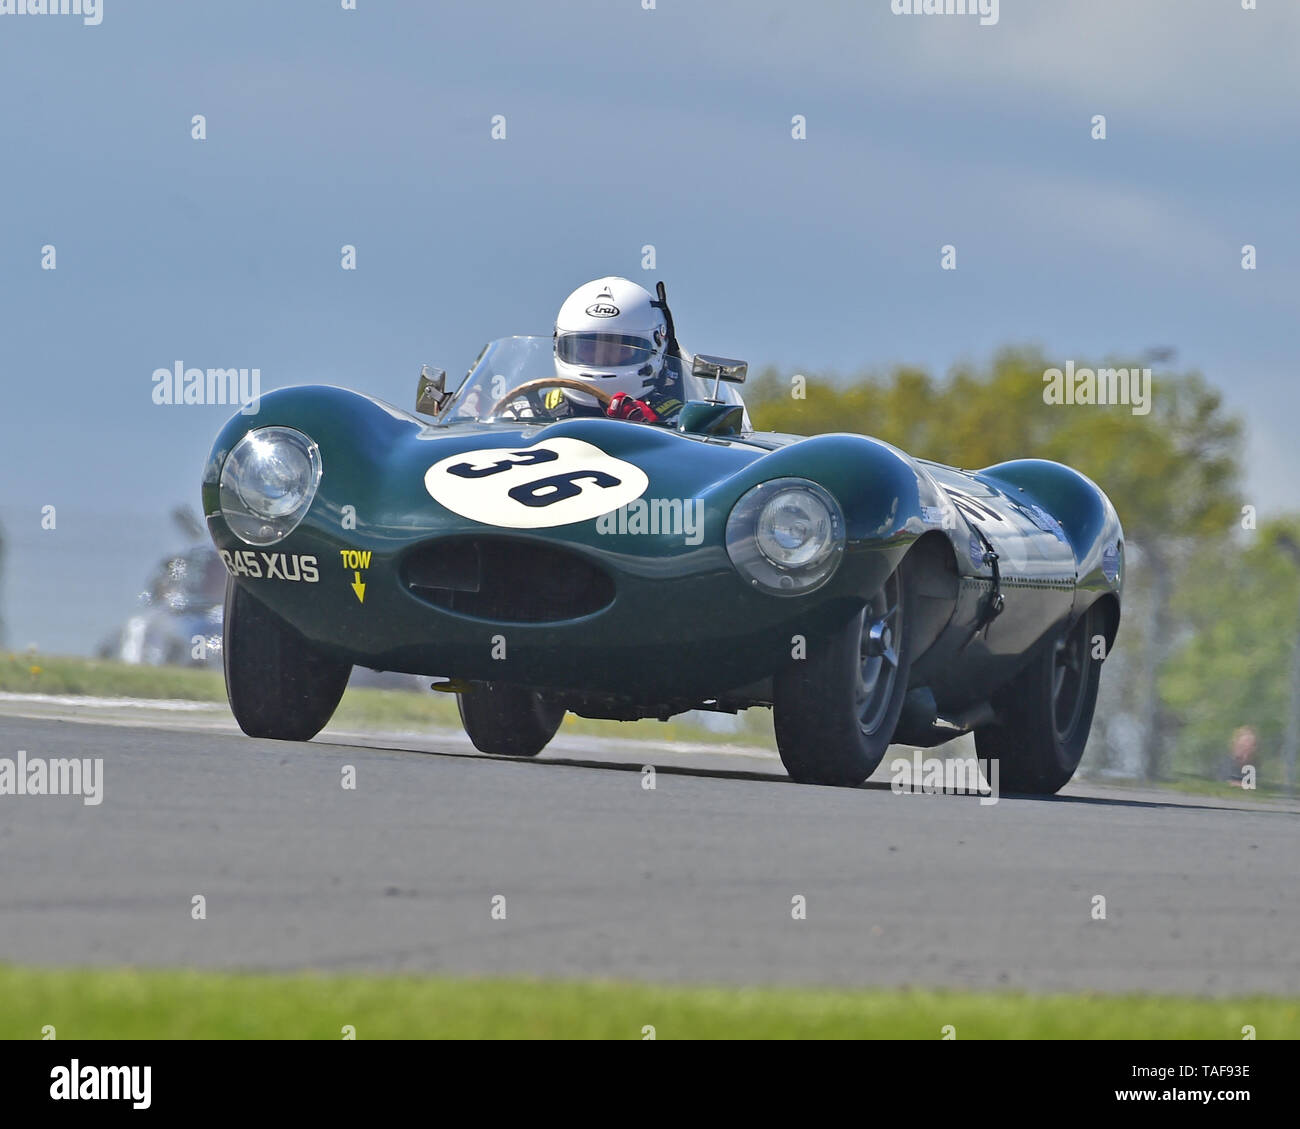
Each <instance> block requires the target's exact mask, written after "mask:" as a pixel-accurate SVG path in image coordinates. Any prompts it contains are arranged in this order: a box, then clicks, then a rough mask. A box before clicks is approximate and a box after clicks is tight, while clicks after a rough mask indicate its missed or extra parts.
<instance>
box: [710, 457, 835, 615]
mask: <svg viewBox="0 0 1300 1129" xmlns="http://www.w3.org/2000/svg"><path fill="white" fill-rule="evenodd" d="M727 555H728V556H729V557H730V558H731V563H732V564H734V565H735V566H736V570H737V571H738V572H739V573H740V575H741V576H743V577H744V578H745V579H746V580H748V581H749V582H750V584H752V585H753V586H754V587H756V588H762V589H764V590H765V591H768V592H772V593H774V594H776V595H779V596H797V595H801V594H803V593H804V592H811V591H812V590H813V589H814V588H818V587H820V586H821V585H822V584H824V583H826V581H827V580H829V579H830V577H831V574H832V573H833V572H834V571H835V569H836V567H837V566H838V565H839V563H840V558H841V557H843V555H844V514H843V513H842V512H841V510H840V507H839V503H838V502H836V501H835V499H834V498H833V497H832V496H831V495H830V494H829V493H828V492H827V491H826V490H824V489H822V487H820V486H818V485H817V483H815V482H809V481H808V480H807V479H803V478H777V479H773V480H772V481H771V482H764V483H761V484H760V485H758V486H755V487H754V488H753V489H752V490H750V491H749V492H748V493H747V494H745V495H744V496H743V497H742V498H741V499H740V501H738V502H737V503H736V504H735V506H734V507H733V508H732V511H731V516H730V517H729V518H727Z"/></svg>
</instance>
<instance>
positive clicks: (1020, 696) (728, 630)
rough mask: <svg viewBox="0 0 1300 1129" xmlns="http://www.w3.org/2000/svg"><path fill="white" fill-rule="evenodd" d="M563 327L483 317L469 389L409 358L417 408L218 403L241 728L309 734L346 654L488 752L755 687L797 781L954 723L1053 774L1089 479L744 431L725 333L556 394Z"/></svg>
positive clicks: (1083, 565)
mask: <svg viewBox="0 0 1300 1129" xmlns="http://www.w3.org/2000/svg"><path fill="white" fill-rule="evenodd" d="M551 350H552V343H551V339H550V338H549V337H510V338H504V339H501V340H498V341H494V342H492V343H491V344H489V345H488V346H486V347H485V348H484V350H483V352H482V353H481V354H480V355H479V357H478V359H477V360H476V361H475V363H474V365H473V366H472V367H471V369H470V370H469V372H468V373H467V375H466V377H465V379H464V381H463V382H462V383H461V384H460V387H459V388H458V389H457V390H456V391H455V392H450V391H448V390H447V389H446V386H445V376H444V374H443V373H442V372H440V371H438V370H429V369H427V368H426V370H425V371H424V372H423V373H422V374H421V378H420V386H419V390H418V399H417V412H418V413H420V415H424V416H426V417H427V418H424V419H422V418H420V415H413V414H410V413H408V412H405V411H402V410H400V409H398V408H396V407H393V406H392V405H390V404H387V403H384V402H382V401H380V400H376V399H373V398H372V397H369V396H365V395H360V394H358V393H356V392H350V391H345V390H344V389H341V388H332V387H294V388H285V389H282V390H279V391H276V392H272V393H270V394H268V395H265V396H264V397H263V398H262V403H261V408H260V411H259V412H258V414H257V415H255V416H250V415H245V414H242V413H241V414H237V415H235V416H234V417H233V418H232V419H231V420H230V422H229V423H227V424H226V426H225V427H224V428H223V429H222V431H221V433H220V434H219V435H218V436H217V439H216V442H215V444H214V445H213V448H212V453H211V456H210V458H209V459H208V461H207V464H206V467H205V471H204V476H203V508H204V512H205V514H206V515H207V521H208V527H209V530H210V532H211V535H212V539H213V541H214V542H215V544H216V547H217V549H218V551H219V553H220V555H221V558H222V560H223V562H224V563H225V566H226V569H227V571H228V573H229V577H228V580H227V588H226V603H225V632H226V634H225V648H224V662H225V674H226V687H227V691H228V694H229V698H230V706H231V709H232V710H233V712H234V715H235V718H236V719H237V721H238V722H239V724H240V726H241V727H242V728H243V730H244V732H245V733H248V734H250V735H251V736H255V737H271V738H279V739H283V740H296V741H305V740H308V739H310V738H311V737H313V736H314V735H315V734H316V733H317V732H318V731H319V730H320V729H321V727H322V726H323V725H325V723H326V722H327V721H328V720H329V718H330V716H331V714H332V713H333V711H334V709H335V707H336V706H337V704H338V701H339V698H340V696H341V695H342V693H343V690H344V687H345V685H346V684H347V681H348V676H349V673H350V672H351V670H352V668H353V666H354V665H359V666H362V667H369V668H373V669H378V670H390V671H402V672H407V673H412V674H422V675H428V676H431V677H437V678H439V679H440V681H439V682H438V683H437V684H435V689H443V690H447V691H450V692H454V693H455V694H457V696H458V701H459V706H460V715H461V718H462V720H463V722H464V725H465V729H466V730H467V732H468V733H469V736H470V738H471V740H472V741H473V743H474V745H475V746H476V747H477V748H478V749H480V750H482V751H483V752H485V753H492V754H498V755H504V756H534V755H536V754H537V753H539V752H540V751H541V750H542V749H543V748H544V747H545V746H546V744H547V742H548V741H549V740H550V739H551V737H552V736H554V734H555V732H556V729H557V728H558V726H559V724H560V721H561V720H562V718H563V716H564V713H565V711H566V710H572V711H573V712H574V713H577V714H580V715H582V716H584V717H596V718H615V719H623V720H630V719H634V718H643V717H656V718H662V719H667V718H669V717H671V716H672V715H674V714H677V713H680V712H682V711H684V710H690V709H706V710H722V711H728V712H734V711H737V710H741V709H746V708H748V707H751V706H770V707H771V708H772V709H773V711H774V724H775V730H776V737H777V743H778V746H779V749H780V753H781V759H782V761H783V762H784V764H785V767H786V769H787V771H788V772H789V774H790V775H791V776H792V777H793V778H794V779H795V780H797V781H803V782H808V783H818V784H836V785H857V784H860V783H861V782H862V781H863V780H865V779H866V778H867V777H868V776H869V775H870V774H871V773H872V771H873V770H874V769H875V768H876V766H877V765H878V764H879V762H880V760H881V758H882V756H883V755H884V752H885V749H886V747H887V746H888V745H889V744H891V743H900V744H907V745H911V746H923V747H925V746H931V745H936V744H939V743H941V742H943V741H947V740H950V739H951V738H953V737H955V736H958V735H959V734H963V733H967V732H971V731H973V732H974V734H975V741H976V745H977V748H978V751H979V755H980V756H981V757H996V758H998V760H999V762H1000V764H999V768H1000V776H1001V788H1002V789H1003V790H1004V791H1009V792H1025V793H1051V792H1055V791H1057V790H1058V789H1059V788H1060V787H1061V786H1062V785H1063V784H1065V783H1066V781H1068V780H1069V779H1070V777H1071V775H1072V774H1073V773H1074V771H1075V768H1076V767H1077V765H1078V763H1079V758H1080V756H1081V755H1082V753H1083V749H1084V744H1085V742H1086V741H1087V737H1088V731H1089V728H1090V727H1091V724H1092V716H1093V709H1094V706H1095V704H1096V699H1097V687H1098V679H1099V676H1100V672H1101V664H1102V661H1103V659H1104V657H1105V655H1106V654H1107V653H1108V651H1109V649H1110V646H1111V644H1112V643H1113V641H1114V638H1115V633H1116V630H1117V628H1118V626H1119V616H1120V598H1121V590H1122V578H1123V570H1124V540H1123V532H1122V530H1121V528H1120V523H1119V520H1118V518H1117V517H1116V514H1115V510H1114V508H1113V507H1112V506H1111V504H1110V502H1109V501H1108V499H1107V498H1106V496H1105V495H1104V494H1103V493H1102V492H1101V490H1099V489H1098V488H1097V487H1096V486H1095V485H1094V484H1093V483H1092V482H1091V481H1089V480H1088V479H1087V478H1085V477H1084V476H1083V475H1082V474H1079V473H1077V472H1076V471H1073V470H1071V469H1070V468H1068V467H1065V466H1061V465H1059V464H1056V463H1051V462H1044V461H1042V460H1038V459H1023V460H1017V461H1014V462H1006V463H999V464H998V465H997V466H991V467H987V468H985V469H983V470H978V471H968V470H957V469H954V468H952V467H947V466H941V465H939V464H936V463H932V462H927V461H925V460H923V459H918V458H914V457H912V456H910V455H908V454H905V453H904V452H902V451H900V450H898V449H897V448H895V447H892V446H890V445H889V444H888V443H883V442H881V441H880V440H878V439H871V438H868V437H866V436H862V435H848V434H832V435H818V436H815V437H812V438H804V437H800V436H794V435H779V434H768V433H760V432H754V431H752V430H750V429H749V427H748V421H747V417H746V415H745V411H744V407H743V404H742V403H741V401H740V398H739V395H738V393H737V391H736V388H735V385H736V384H737V383H739V382H740V381H743V379H744V376H745V365H744V363H743V362H735V361H727V360H725V359H723V358H718V357H707V356H700V355H697V356H695V357H693V358H692V357H688V356H685V355H683V356H682V357H680V358H677V359H676V360H675V361H674V362H673V363H675V364H679V365H680V366H681V368H682V371H681V372H680V373H679V376H680V377H681V379H682V381H683V386H684V388H685V389H687V390H688V395H687V396H686V397H684V398H685V399H687V400H688V401H689V402H687V403H686V404H685V406H684V407H683V408H682V409H681V411H680V414H679V416H678V418H677V420H676V422H675V426H672V427H668V426H655V425H651V424H645V423H630V422H625V421H621V420H613V419H606V418H603V417H581V418H562V419H561V418H556V416H555V415H554V414H552V408H553V407H554V405H556V404H557V403H560V402H563V400H564V397H563V396H557V395H556V394H555V390H556V388H557V387H561V388H563V387H570V388H571V387H572V386H573V384H574V383H575V382H574V381H572V379H571V378H568V377H557V376H556V373H555V368H554V365H553V363H552V351H551ZM576 383H577V384H578V385H581V383H582V382H580V381H578V382H576ZM580 390H581V392H582V394H583V395H584V396H591V397H595V398H596V400H597V401H598V402H600V401H601V398H602V397H604V398H605V399H608V396H607V395H606V393H604V392H603V391H602V390H601V389H600V388H599V387H597V386H595V385H594V384H591V385H586V386H583V387H581V388H580ZM588 402H589V401H588Z"/></svg>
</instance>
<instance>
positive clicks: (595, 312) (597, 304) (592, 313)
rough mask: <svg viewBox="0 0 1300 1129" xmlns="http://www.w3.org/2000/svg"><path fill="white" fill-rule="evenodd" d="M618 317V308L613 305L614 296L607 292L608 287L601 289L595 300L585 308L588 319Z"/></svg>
mask: <svg viewBox="0 0 1300 1129" xmlns="http://www.w3.org/2000/svg"><path fill="white" fill-rule="evenodd" d="M618 315H619V308H618V307H617V306H616V305H614V295H613V294H611V293H610V292H609V287H608V286H605V287H602V288H601V291H600V293H599V294H597V295H596V300H595V301H594V302H592V304H591V305H590V306H588V307H587V316H588V317H589V318H616V317H618Z"/></svg>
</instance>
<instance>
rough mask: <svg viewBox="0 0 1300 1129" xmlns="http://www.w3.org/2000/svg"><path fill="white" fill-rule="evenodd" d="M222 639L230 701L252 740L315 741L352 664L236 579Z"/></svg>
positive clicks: (229, 590) (229, 580) (228, 598)
mask: <svg viewBox="0 0 1300 1129" xmlns="http://www.w3.org/2000/svg"><path fill="white" fill-rule="evenodd" d="M222 636H223V638H222V653H223V663H224V666H225V672H226V697H227V698H228V699H229V700H230V711H231V713H233V714H234V715H235V720H236V721H237V722H239V728H240V729H242V730H243V731H244V732H245V733H247V734H248V735H249V736H250V737H270V738H272V739H273V740H276V741H310V740H311V739H312V738H313V737H315V736H316V734H317V733H319V732H320V731H321V730H322V729H323V728H324V727H325V723H326V722H328V721H329V719H330V718H331V717H333V716H334V710H335V709H336V708H337V707H338V704H339V699H340V698H342V697H343V691H344V690H345V689H346V688H347V685H348V677H349V676H350V675H351V673H352V664H351V663H348V662H342V661H340V660H338V659H335V658H331V657H330V656H328V655H325V654H323V653H322V652H321V651H320V650H318V649H317V648H316V647H314V646H313V645H312V644H311V643H310V642H308V641H307V640H306V639H304V638H303V637H302V636H301V635H300V634H298V632H296V631H295V630H294V629H293V628H292V627H290V626H289V625H288V624H287V623H285V622H284V620H282V619H281V618H280V617H279V616H277V615H276V614H275V613H274V612H272V611H271V610H270V609H269V608H268V607H266V605H265V604H262V603H260V602H259V601H258V600H256V599H254V598H253V597H252V596H251V595H249V593H248V592H246V591H245V590H244V589H243V588H242V587H240V585H238V584H236V583H235V580H234V578H233V577H228V578H227V579H226V604H225V616H224V624H223V627H222Z"/></svg>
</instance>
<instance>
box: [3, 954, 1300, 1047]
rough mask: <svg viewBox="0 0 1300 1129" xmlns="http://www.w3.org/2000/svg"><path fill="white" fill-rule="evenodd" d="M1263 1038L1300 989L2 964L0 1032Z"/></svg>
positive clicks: (1299, 1019) (1293, 1026)
mask: <svg viewBox="0 0 1300 1129" xmlns="http://www.w3.org/2000/svg"><path fill="white" fill-rule="evenodd" d="M949 1024H951V1025H952V1026H953V1027H955V1028H956V1035H957V1038H959V1039H1002V1038H1023V1039H1070V1038H1083V1039H1129V1038H1136V1039H1146V1038H1152V1039H1157V1038H1158V1039H1240V1038H1241V1029H1242V1027H1243V1026H1245V1025H1247V1024H1249V1025H1251V1026H1253V1027H1254V1028H1255V1029H1256V1032H1257V1036H1258V1037H1259V1038H1261V1039H1284V1038H1289V1039H1295V1038H1297V1037H1300V1000H1295V999H1269V998H1248V999H1234V1000H1222V1001H1218V1000H1198V999H1186V998H1181V997H1162V996H1099V995H1089V994H1085V995H1054V996H1027V995H1020V994H1013V993H992V992H981V993H966V992H937V991H911V990H907V989H894V990H882V989H871V990H859V991H835V990H830V989H798V988H692V987H677V986H673V987H665V986H657V985H642V984H625V983H608V982H564V981H535V980H472V979H471V980H463V979H455V980H453V979H443V978H417V977H369V976H317V975H313V974H296V975H291V976H266V975H250V974H228V973H200V972H152V971H135V970H104V971H99V970H97V971H82V970H78V971H56V970H47V969H28V968H14V967H10V966H5V965H0V1038H5V1039H39V1038H41V1032H42V1028H43V1027H45V1026H46V1025H51V1026H53V1027H54V1028H55V1031H56V1033H57V1036H58V1038H60V1039H192V1038H214V1039H340V1038H342V1037H343V1028H344V1027H345V1026H347V1025H350V1026H352V1027H354V1028H355V1029H356V1037H357V1038H360V1039H401V1038H406V1039H410V1038H574V1039H640V1038H642V1037H643V1035H642V1028H643V1027H644V1026H646V1025H650V1026H653V1027H654V1028H655V1034H656V1037H657V1038H660V1039H672V1038H697V1039H714V1038H717V1039H735V1038H740V1039H766V1038H885V1039H939V1038H941V1037H942V1033H943V1028H944V1027H945V1025H949Z"/></svg>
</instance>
